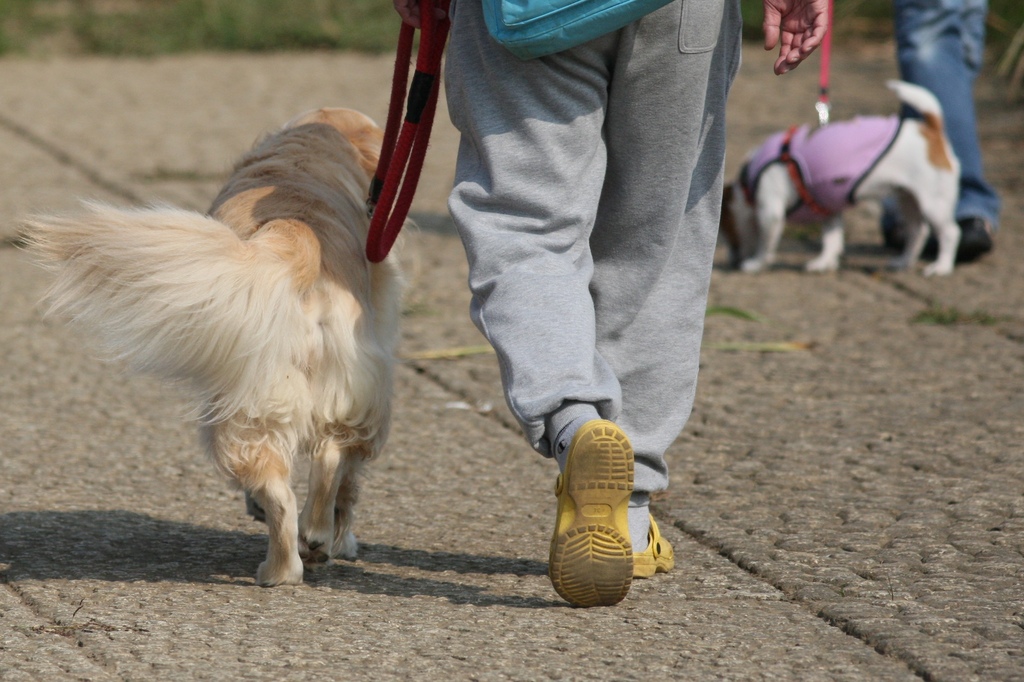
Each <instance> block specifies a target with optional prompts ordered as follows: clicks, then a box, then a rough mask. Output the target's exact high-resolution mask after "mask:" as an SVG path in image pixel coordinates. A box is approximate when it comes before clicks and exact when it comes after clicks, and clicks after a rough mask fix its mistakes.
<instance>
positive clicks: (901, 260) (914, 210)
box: [889, 194, 928, 270]
mask: <svg viewBox="0 0 1024 682" xmlns="http://www.w3.org/2000/svg"><path fill="white" fill-rule="evenodd" d="M898 200H899V211H900V216H901V218H902V221H903V225H904V230H905V233H906V240H907V241H906V245H905V246H904V247H903V253H902V254H900V255H899V256H897V257H896V258H893V259H892V260H891V261H889V269H891V270H909V269H910V268H912V267H914V266H915V265H916V264H917V259H918V258H920V257H921V251H923V250H924V243H925V241H926V240H927V238H928V230H927V229H926V227H925V224H924V220H923V219H922V216H921V208H920V207H919V206H918V205H917V201H916V200H915V199H914V198H913V197H911V196H910V195H907V194H900V195H899V196H898Z"/></svg>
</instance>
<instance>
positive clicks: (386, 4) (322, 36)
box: [0, 0, 399, 55]
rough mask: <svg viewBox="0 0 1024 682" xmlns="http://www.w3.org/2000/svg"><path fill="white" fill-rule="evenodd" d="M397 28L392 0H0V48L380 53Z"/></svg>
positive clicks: (101, 51)
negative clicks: (323, 50)
mask: <svg viewBox="0 0 1024 682" xmlns="http://www.w3.org/2000/svg"><path fill="white" fill-rule="evenodd" d="M398 30H399V19H398V15H397V14H396V13H395V11H394V8H393V6H392V3H391V2H390V1H389V0H121V1H120V2H110V1H109V0H107V1H105V2H97V1H95V0H35V1H33V0H0V53H2V52H32V51H40V50H42V51H45V50H47V49H50V50H53V49H55V48H53V47H52V46H53V45H56V46H57V48H56V49H58V50H64V51H71V52H79V53H88V54H113V55H155V54H168V53H180V52H194V51H201V50H202V51H244V52H266V51H273V50H320V49H331V50H357V51H364V52H381V51H386V50H392V49H394V46H395V44H396V42H397V38H398ZM40 46H41V47H40Z"/></svg>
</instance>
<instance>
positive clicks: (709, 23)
mask: <svg viewBox="0 0 1024 682" xmlns="http://www.w3.org/2000/svg"><path fill="white" fill-rule="evenodd" d="M725 2H726V0H683V2H682V5H683V9H682V17H681V19H680V21H679V51H680V52H682V53H684V54H694V53H698V52H710V51H711V50H713V49H715V46H716V45H717V44H718V34H719V33H720V32H721V29H722V13H723V9H724V7H725Z"/></svg>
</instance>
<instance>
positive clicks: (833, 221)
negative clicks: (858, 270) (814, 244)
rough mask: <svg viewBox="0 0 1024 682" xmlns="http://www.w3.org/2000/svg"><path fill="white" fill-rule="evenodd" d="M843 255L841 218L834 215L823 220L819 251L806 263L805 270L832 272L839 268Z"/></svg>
mask: <svg viewBox="0 0 1024 682" xmlns="http://www.w3.org/2000/svg"><path fill="white" fill-rule="evenodd" d="M842 255H843V219H842V217H841V216H838V215H835V216H832V217H830V218H829V219H828V220H827V221H825V225H824V226H823V227H822V233H821V253H820V254H819V255H818V257H817V258H815V259H814V260H812V261H811V262H810V263H808V264H807V265H806V266H805V268H806V270H807V272H833V271H835V270H838V269H839V257H840V256H842Z"/></svg>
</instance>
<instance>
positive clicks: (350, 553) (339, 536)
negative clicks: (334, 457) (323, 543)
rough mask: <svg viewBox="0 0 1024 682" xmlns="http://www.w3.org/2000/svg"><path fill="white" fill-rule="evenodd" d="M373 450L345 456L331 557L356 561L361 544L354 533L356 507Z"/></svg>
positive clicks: (357, 450)
mask: <svg viewBox="0 0 1024 682" xmlns="http://www.w3.org/2000/svg"><path fill="white" fill-rule="evenodd" d="M371 452H372V448H368V447H354V448H350V449H349V450H348V451H347V452H346V454H345V461H344V464H342V467H341V469H342V472H341V482H340V485H339V486H338V494H337V497H336V498H335V501H334V545H333V546H332V548H331V556H338V557H342V558H344V559H355V558H356V554H357V553H358V550H359V543H358V541H357V540H356V536H355V534H354V533H353V532H352V522H353V521H354V520H355V506H356V501H357V500H358V498H359V474H360V472H361V471H362V469H363V465H364V464H365V463H366V462H367V460H368V459H369V458H370V453H371Z"/></svg>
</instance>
